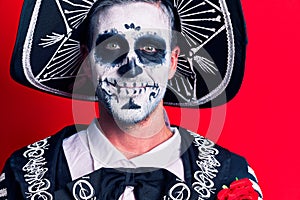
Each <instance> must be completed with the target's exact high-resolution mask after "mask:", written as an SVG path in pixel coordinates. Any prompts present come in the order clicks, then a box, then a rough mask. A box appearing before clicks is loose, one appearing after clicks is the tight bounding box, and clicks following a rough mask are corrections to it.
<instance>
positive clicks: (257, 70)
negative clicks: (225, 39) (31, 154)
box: [0, 0, 300, 200]
mask: <svg viewBox="0 0 300 200" xmlns="http://www.w3.org/2000/svg"><path fill="white" fill-rule="evenodd" d="M22 2H23V1H22V0H9V1H5V0H1V2H0V19H1V20H0V23H1V25H0V27H1V31H0V64H1V65H0V70H1V71H0V87H1V90H0V91H1V104H0V113H1V135H0V138H1V139H0V147H1V149H0V168H2V167H3V165H4V162H5V160H6V159H7V157H8V156H9V155H10V154H11V153H12V152H13V151H14V150H15V149H17V148H20V147H22V146H24V145H27V144H29V143H32V142H34V141H36V140H38V139H42V138H44V137H46V136H48V135H51V134H53V133H54V132H56V131H58V130H59V129H61V128H62V127H64V126H65V125H68V124H73V123H74V121H73V116H72V104H71V100H68V99H64V98H60V97H55V96H52V95H47V94H43V93H41V92H38V91H34V90H32V89H28V88H25V87H23V86H21V85H19V84H17V83H15V82H14V81H13V80H12V79H11V78H10V76H9V62H10V57H11V52H12V49H13V44H14V39H15V36H16V31H17V26H18V18H19V13H20V10H21V6H22ZM242 4H243V8H244V13H245V18H246V22H247V29H248V37H249V45H248V51H247V62H246V71H245V77H244V82H243V85H242V87H241V90H240V92H239V93H238V95H237V96H236V97H235V98H234V99H233V100H232V101H231V102H229V103H228V104H227V105H226V109H227V113H226V121H225V124H224V128H223V132H222V134H221V136H220V138H219V140H218V144H220V145H222V146H224V147H226V148H229V149H230V150H232V151H233V152H236V153H238V154H240V155H243V156H245V157H246V158H247V160H248V161H249V163H250V164H251V166H252V167H253V168H254V169H255V171H256V174H257V176H258V178H259V181H260V185H261V187H262V190H263V192H264V197H265V198H264V199H272V200H277V199H280V200H291V199H300V189H299V187H300V183H299V180H300V173H299V171H300V158H299V155H298V154H299V153H300V151H299V146H298V145H299V140H298V138H299V137H298V135H299V134H300V131H299V123H300V121H299V117H298V116H297V115H298V113H299V112H300V102H299V95H298V94H297V93H298V92H299V88H298V87H299V86H300V84H299V82H298V81H299V79H300V77H299V75H298V74H299V72H300V69H299V68H300V64H299V53H300V51H299V46H300V28H299V26H300V14H299V13H300V1H298V0H264V1H262V0H251V1H242ZM167 111H168V112H169V114H170V116H171V117H170V118H171V122H173V123H175V124H179V123H180V119H178V117H174V116H173V114H176V113H178V112H180V111H179V110H178V109H172V108H167ZM189 112H191V113H192V112H198V111H195V110H193V111H189ZM200 114H201V120H200V123H199V128H198V132H200V133H201V134H203V135H205V132H206V131H207V129H208V125H209V121H210V114H211V110H210V109H204V110H201V111H200ZM91 119H92V116H84V117H82V119H80V122H81V123H88V122H89V121H90V120H91ZM185 121H189V122H192V121H193V119H192V118H191V119H189V120H185ZM181 125H183V126H185V127H187V128H189V127H190V126H191V123H190V124H189V123H183V122H182V123H181ZM192 127H194V126H192ZM192 129H193V128H192Z"/></svg>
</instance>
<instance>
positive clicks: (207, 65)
mask: <svg viewBox="0 0 300 200" xmlns="http://www.w3.org/2000/svg"><path fill="white" fill-rule="evenodd" d="M184 1H186V3H183V2H184ZM192 1H193V0H181V1H180V0H174V4H175V6H176V7H177V9H178V13H179V16H180V19H181V21H182V23H181V26H182V27H181V28H182V33H183V34H184V36H185V38H186V39H187V42H188V44H189V45H190V46H191V51H190V52H189V53H190V55H181V57H180V58H179V60H178V67H177V73H176V74H175V76H174V78H173V79H171V80H170V81H169V82H168V86H169V89H171V90H172V92H174V93H175V94H176V95H177V96H179V97H181V98H182V99H184V100H185V101H186V103H180V104H181V105H189V104H190V103H192V104H194V105H202V104H205V103H207V102H209V101H211V100H212V99H214V98H216V97H217V96H219V95H220V94H221V93H222V92H223V91H224V90H225V88H226V87H227V85H228V83H229V81H230V78H231V75H232V70H233V66H234V54H235V49H234V35H233V29H232V24H231V20H230V13H229V11H228V9H227V6H226V3H225V1H223V0H219V3H220V7H218V6H217V5H215V4H213V3H212V2H211V1H210V0H204V1H203V2H202V3H199V4H197V5H194V6H192V7H190V8H189V4H190V3H191V2H192ZM199 6H210V8H207V10H204V11H199V10H197V9H196V10H195V12H193V9H195V8H198V7H199ZM212 8H213V9H212ZM183 9H184V10H183ZM198 9H199V8H198ZM187 11H191V13H189V14H186V12H187ZM196 11H197V12H196ZM183 13H185V14H184V15H183ZM207 13H210V14H212V15H214V16H212V17H211V18H203V17H201V15H203V14H207ZM197 15H198V17H197ZM220 15H223V18H224V19H223V20H224V22H223V23H221V22H222V20H221V17H220ZM189 16H194V18H192V19H185V17H189ZM195 21H210V22H215V23H214V27H205V26H197V25H194V24H193V23H192V22H195ZM224 23H225V24H224ZM216 27H217V28H216ZM191 28H193V29H191ZM224 29H225V30H226V33H227V44H228V56H227V68H226V74H225V76H224V78H223V80H222V77H220V79H221V80H222V81H220V84H219V85H218V86H217V87H216V88H214V89H212V90H211V91H210V93H208V94H207V95H205V96H203V97H201V98H199V97H197V94H196V91H197V87H196V86H197V75H196V73H195V69H196V68H195V67H194V64H193V61H195V62H196V64H198V67H199V69H201V70H202V71H203V72H205V73H210V74H214V75H216V76H221V75H220V74H219V73H217V72H218V69H217V67H216V65H215V63H214V62H213V61H211V60H210V59H209V58H205V57H202V56H199V55H197V52H198V51H199V50H200V49H202V48H203V46H204V45H205V44H206V43H208V42H209V41H210V40H212V39H213V38H214V37H215V36H217V35H218V34H219V33H220V32H222V31H223V30H224ZM203 32H205V34H204V33H203ZM209 32H211V35H209V34H208V33H209ZM201 37H202V39H201ZM193 38H194V39H193ZM194 40H196V41H194ZM197 42H198V44H199V43H200V45H196V44H197ZM183 91H184V92H185V93H183ZM172 104H173V103H168V105H172Z"/></svg>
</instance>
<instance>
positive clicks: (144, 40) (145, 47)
mask: <svg viewBox="0 0 300 200" xmlns="http://www.w3.org/2000/svg"><path fill="white" fill-rule="evenodd" d="M135 49H136V50H135V52H136V54H137V55H138V57H139V60H140V61H141V62H142V63H143V64H161V63H163V61H164V60H165V55H166V42H165V40H163V39H162V38H159V37H156V36H143V37H141V38H139V39H138V40H137V41H136V43H135Z"/></svg>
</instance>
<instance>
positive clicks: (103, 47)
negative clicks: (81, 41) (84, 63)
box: [95, 33, 129, 64]
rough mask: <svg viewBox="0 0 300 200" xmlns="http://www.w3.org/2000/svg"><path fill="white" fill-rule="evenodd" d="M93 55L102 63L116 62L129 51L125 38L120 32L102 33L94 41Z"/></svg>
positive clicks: (120, 60) (121, 59)
mask: <svg viewBox="0 0 300 200" xmlns="http://www.w3.org/2000/svg"><path fill="white" fill-rule="evenodd" d="M96 45H97V46H96V48H95V57H96V59H97V61H99V62H102V63H105V64H106V63H111V64H118V63H120V62H122V61H123V60H124V59H125V58H126V56H127V54H128V51H129V45H128V42H127V40H126V39H125V38H124V37H123V36H122V35H120V34H109V33H106V34H102V35H99V37H98V39H97V41H96Z"/></svg>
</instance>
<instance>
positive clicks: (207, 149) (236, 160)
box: [177, 127, 247, 166]
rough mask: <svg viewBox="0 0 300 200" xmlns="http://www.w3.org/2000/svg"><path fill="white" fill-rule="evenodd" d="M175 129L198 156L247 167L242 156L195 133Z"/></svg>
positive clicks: (183, 129)
mask: <svg viewBox="0 0 300 200" xmlns="http://www.w3.org/2000/svg"><path fill="white" fill-rule="evenodd" d="M177 128H178V130H179V132H180V134H181V137H182V138H183V140H184V141H190V144H191V145H190V148H191V149H193V151H195V152H196V153H197V154H198V156H200V157H203V156H211V157H212V156H214V157H215V158H216V159H218V160H219V161H220V162H223V163H224V162H231V163H232V164H238V165H243V166H247V161H246V159H245V158H244V157H243V156H241V155H239V154H237V153H234V152H232V151H230V150H228V149H227V148H224V147H222V146H220V145H218V144H216V143H215V142H214V141H212V140H210V139H208V138H206V137H204V136H202V135H200V134H198V133H196V132H193V131H190V130H188V129H185V128H182V127H177Z"/></svg>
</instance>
